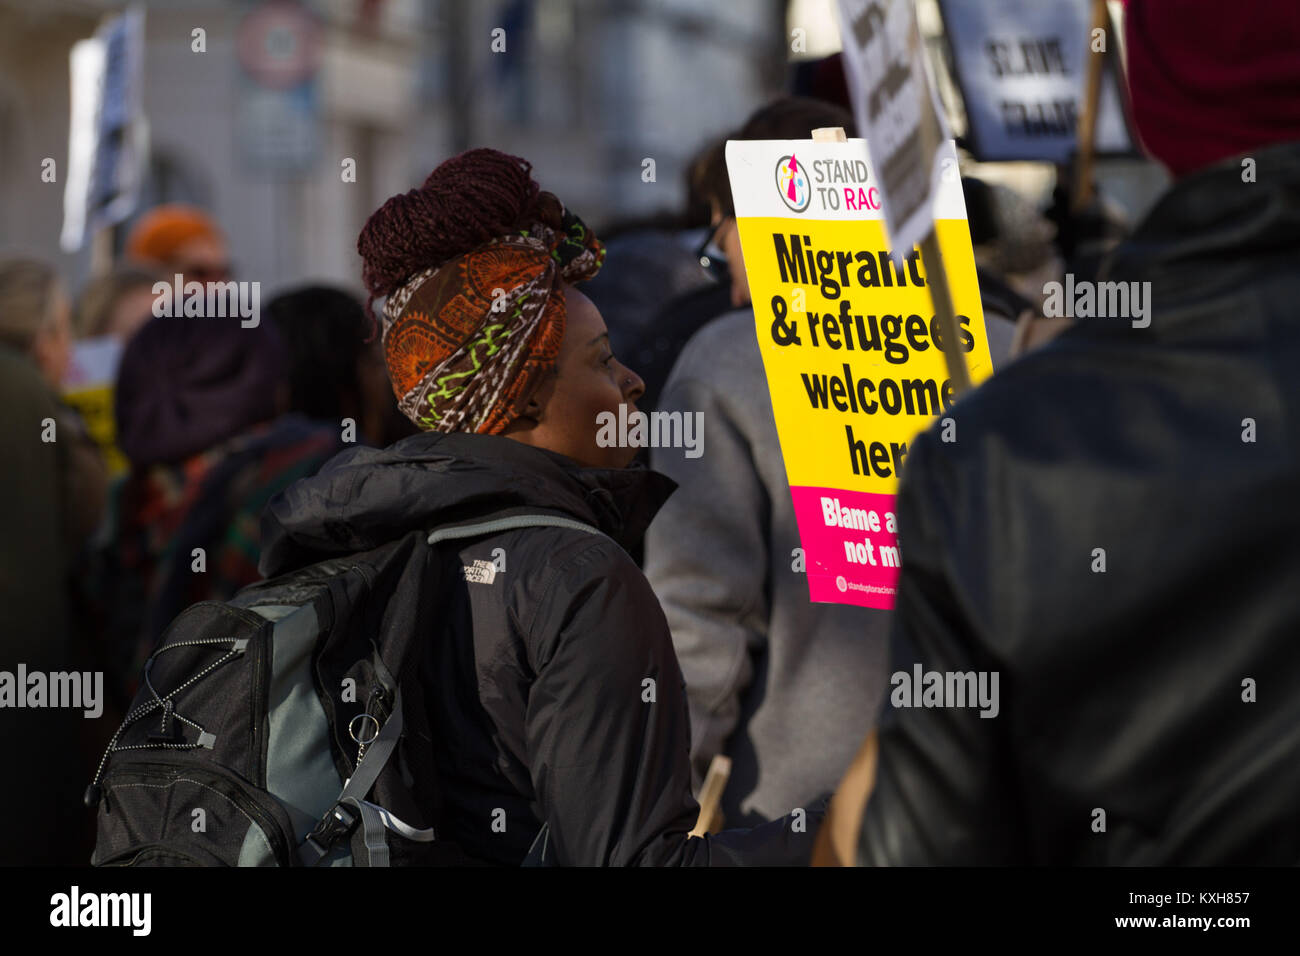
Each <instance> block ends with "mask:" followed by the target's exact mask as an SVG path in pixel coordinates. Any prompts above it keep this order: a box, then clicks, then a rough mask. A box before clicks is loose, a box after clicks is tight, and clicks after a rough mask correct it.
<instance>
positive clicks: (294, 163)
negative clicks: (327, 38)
mask: <svg viewBox="0 0 1300 956" xmlns="http://www.w3.org/2000/svg"><path fill="white" fill-rule="evenodd" d="M235 45H236V49H237V51H238V56H239V63H240V66H241V67H242V76H241V82H240V96H239V142H240V149H241V154H242V156H243V158H244V161H245V163H246V164H247V165H248V166H249V167H251V168H254V169H261V170H266V171H271V172H289V173H295V172H302V171H304V170H306V169H308V168H309V167H311V166H312V165H314V164H315V162H316V159H317V154H318V152H319V138H320V132H319V126H320V123H319V119H320V105H319V98H318V93H317V88H316V77H317V72H318V69H319V64H320V55H321V25H320V22H319V20H318V19H317V18H316V16H315V15H314V14H313V13H312V12H311V11H310V10H308V9H307V8H306V7H305V6H303V5H302V4H301V3H298V2H296V0H268V2H266V3H263V4H261V5H259V6H258V7H257V8H255V9H254V10H253V11H252V12H251V13H249V14H248V16H247V17H245V18H244V20H243V22H242V23H241V24H240V26H239V33H238V36H237V37H236V41H235Z"/></svg>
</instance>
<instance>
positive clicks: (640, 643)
mask: <svg viewBox="0 0 1300 956" xmlns="http://www.w3.org/2000/svg"><path fill="white" fill-rule="evenodd" d="M673 487H674V485H673V483H672V482H671V481H670V480H669V479H668V478H666V477H665V476H663V475H660V474H657V473H655V472H651V471H646V470H642V469H628V470H624V471H605V470H599V469H589V468H582V467H579V466H578V465H576V464H574V463H573V462H571V461H570V460H568V459H566V458H564V457H563V456H560V455H556V454H552V453H550V452H545V451H540V450H537V449H534V448H530V447H528V446H525V445H522V444H520V443H518V442H515V441H513V440H511V439H507V438H500V437H493V436H483V435H469V434H452V435H443V434H436V433H424V434H420V435H416V436H413V437H411V438H407V439H404V440H402V441H400V442H398V443H396V444H394V445H393V446H391V447H390V448H387V449H384V450H375V449H369V448H357V449H352V450H349V451H347V452H344V453H343V454H342V455H339V456H338V457H336V458H335V459H333V460H332V461H331V462H330V463H329V464H327V465H326V466H325V467H324V468H323V469H322V470H321V472H320V473H319V474H318V475H317V476H315V477H313V478H308V479H304V480H303V481H300V482H298V483H297V484H295V485H294V486H293V487H291V488H290V489H289V490H288V491H286V492H285V493H284V495H283V496H282V497H280V498H279V499H277V500H275V501H273V502H272V504H271V505H270V506H269V507H268V509H267V511H266V513H265V517H264V519H263V556H262V563H261V570H262V572H263V573H264V574H266V575H267V576H268V577H270V576H273V575H277V574H280V573H283V572H285V571H289V570H292V569H294V568H297V567H301V566H302V565H304V564H307V563H310V562H314V561H319V560H323V559H325V558H328V557H332V556H335V555H338V554H345V553H349V552H355V551H362V550H366V549H369V548H373V547H376V546H378V545H379V544H382V543H384V542H386V541H390V540H393V539H395V538H397V537H399V536H400V535H402V534H403V533H405V532H407V531H409V530H411V529H413V528H433V527H436V526H438V525H442V524H449V523H456V522H460V521H463V520H466V519H469V518H473V517H479V516H486V515H492V514H497V513H500V512H501V511H502V510H507V509H509V510H516V509H522V510H525V511H528V510H539V509H540V510H543V511H547V512H550V513H557V514H561V515H566V516H569V517H572V518H575V519H577V520H579V521H582V522H584V523H587V524H590V525H593V526H595V527H597V528H599V529H600V530H601V531H603V532H604V534H605V535H608V537H606V536H604V535H592V534H589V533H586V532H583V531H581V530H574V529H568V528H557V527H538V528H527V529H521V530H514V531H506V532H501V533H498V534H495V535H488V536H483V537H480V538H477V539H473V540H469V541H456V542H448V543H447V544H446V545H443V546H442V548H443V550H442V560H444V561H445V567H444V568H442V569H440V574H439V575H438V579H439V580H444V581H446V580H454V581H455V586H454V587H453V588H452V589H451V590H450V591H449V592H448V593H446V594H440V595H439V601H440V611H441V614H442V622H443V623H442V626H441V627H440V628H438V630H437V632H436V633H433V634H430V635H429V649H428V651H429V652H428V655H427V656H426V657H425V658H423V659H422V667H423V669H424V670H423V673H424V675H425V689H426V695H425V696H426V698H427V699H428V700H429V701H430V704H429V706H430V710H431V712H430V715H429V717H430V723H431V726H432V727H433V728H434V737H435V750H436V752H435V760H434V762H435V765H436V767H437V770H438V774H439V781H440V785H441V788H442V791H443V794H444V799H445V806H444V812H443V819H442V822H441V830H442V832H443V834H444V835H445V836H446V837H447V838H449V839H451V840H452V841H454V842H455V843H457V844H458V845H459V846H460V847H461V849H463V850H464V851H465V852H466V853H467V854H469V855H470V856H471V857H473V858H476V859H478V860H482V861H485V862H490V863H498V864H506V865H513V864H518V863H520V862H521V861H522V860H523V858H524V857H525V855H526V854H527V852H528V849H529V846H530V845H531V844H532V842H533V839H534V838H535V837H536V836H537V834H538V832H539V831H540V829H541V826H542V822H543V821H546V822H548V823H549V824H550V837H549V850H548V857H550V858H553V859H554V861H555V862H558V863H560V864H587V865H597V864H610V865H671V866H709V865H714V866H717V865H728V864H802V863H805V862H807V860H808V858H809V856H810V854H811V849H812V840H813V838H814V837H815V832H816V829H817V826H818V824H819V823H820V820H821V818H822V815H823V813H824V808H812V807H809V808H806V810H805V813H804V814H803V815H802V816H799V817H795V816H791V817H786V818H784V819H782V820H777V821H773V822H772V823H770V824H767V825H765V826H763V827H759V828H757V829H754V830H733V831H726V832H724V833H721V834H717V835H714V836H711V837H707V838H704V839H691V840H688V839H687V833H688V832H689V831H690V830H691V828H692V827H693V826H694V825H695V821H696V816H697V814H698V807H697V805H696V802H695V800H694V799H692V797H691V791H690V783H691V777H690V767H689V764H688V750H689V744H690V726H689V716H688V713H687V705H686V695H685V692H684V685H683V681H682V676H681V671H680V670H679V668H678V665H677V658H676V656H675V655H674V653H673V646H672V641H671V639H670V637H669V633H668V627H667V624H666V623H665V620H664V615H663V612H662V611H661V610H660V608H659V604H658V602H657V601H656V599H655V596H654V593H653V592H652V591H651V589H650V586H649V584H647V582H646V580H645V578H644V576H643V575H642V574H641V571H640V569H639V568H637V566H636V564H635V563H634V562H633V561H632V559H631V558H630V557H629V556H628V554H627V552H626V550H625V549H627V548H630V547H632V546H634V545H635V544H636V543H637V542H639V541H640V538H641V536H642V534H643V533H644V532H645V529H646V526H647V525H648V524H649V522H650V519H651V518H652V517H653V516H654V513H655V512H656V511H657V510H658V508H659V506H660V505H661V504H662V503H663V501H664V500H665V499H666V498H667V496H668V495H669V494H670V493H671V491H672V488H673ZM476 562H481V563H478V564H477V565H476ZM464 569H471V571H470V573H469V574H468V575H467V574H466V572H465V570H464ZM475 569H477V570H475ZM489 569H490V570H489ZM467 577H472V578H475V579H476V580H474V581H470V580H467Z"/></svg>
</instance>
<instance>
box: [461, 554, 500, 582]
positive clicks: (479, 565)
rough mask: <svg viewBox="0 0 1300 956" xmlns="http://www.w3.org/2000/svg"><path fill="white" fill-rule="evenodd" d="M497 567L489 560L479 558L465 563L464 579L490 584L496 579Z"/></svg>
mask: <svg viewBox="0 0 1300 956" xmlns="http://www.w3.org/2000/svg"><path fill="white" fill-rule="evenodd" d="M496 577H497V569H496V565H494V564H493V563H492V562H491V561H484V560H482V559H481V558H480V559H478V560H476V561H475V562H474V563H473V564H467V565H465V580H466V581H469V582H470V583H471V584H491V583H492V582H493V581H495V580H496Z"/></svg>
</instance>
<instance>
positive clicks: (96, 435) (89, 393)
mask: <svg viewBox="0 0 1300 956" xmlns="http://www.w3.org/2000/svg"><path fill="white" fill-rule="evenodd" d="M121 360H122V343H121V342H120V341H119V340H118V339H116V338H113V337H111V336H105V337H104V338H97V339H82V340H81V341H79V342H77V343H75V344H74V345H73V347H72V360H71V361H70V362H69V363H68V371H67V374H66V375H65V376H64V379H63V400H64V401H65V402H67V403H68V404H69V405H71V406H72V407H73V408H75V409H76V410H77V412H78V414H80V415H81V419H82V421H83V422H85V425H86V431H87V433H88V434H89V435H90V437H91V438H92V439H94V441H95V444H96V445H98V446H99V450H100V451H101V452H102V453H103V455H104V463H105V465H106V466H107V467H108V473H109V477H110V478H112V477H116V476H117V475H120V474H122V473H123V472H125V471H126V468H127V461H126V457H125V456H124V455H123V454H122V450H121V449H120V448H118V446H117V420H116V419H115V418H114V416H113V390H114V387H115V383H116V382H117V366H118V363H119V362H120V361H121Z"/></svg>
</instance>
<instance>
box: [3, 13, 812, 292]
mask: <svg viewBox="0 0 1300 956" xmlns="http://www.w3.org/2000/svg"><path fill="white" fill-rule="evenodd" d="M143 6H144V9H145V11H146V50H145V58H144V111H145V114H146V116H147V120H148V128H149V142H150V150H149V156H150V159H149V165H148V173H147V176H146V180H145V186H144V190H143V194H142V196H141V200H142V203H141V205H142V208H144V207H147V206H148V205H152V204H155V203H158V202H169V201H187V202H193V203H196V204H198V205H200V206H203V207H205V208H207V209H209V210H210V211H212V212H213V213H214V214H215V215H216V217H217V218H218V219H219V220H220V222H221V224H222V226H223V227H224V228H225V229H226V231H227V232H228V234H229V236H230V240H231V249H232V255H233V258H234V261H235V265H236V268H237V271H238V274H239V277H240V278H242V279H255V280H260V281H261V282H262V284H263V295H264V296H266V295H272V294H274V293H275V291H277V289H278V288H280V287H282V286H285V285H290V284H294V283H297V282H301V281H305V280H309V279H325V280H331V281H335V282H342V283H346V284H349V285H352V286H357V285H358V284H359V274H360V260H359V258H358V257H357V255H356V251H355V244H356V237H357V234H358V233H359V231H360V229H361V226H362V224H363V223H364V221H365V219H366V217H367V216H368V215H369V214H370V212H372V211H373V210H374V209H376V208H377V207H378V206H379V205H380V204H381V203H382V202H383V200H384V199H386V198H387V197H388V196H390V195H392V194H394V193H396V192H400V191H403V190H406V189H409V188H412V187H414V186H417V185H419V183H420V182H421V181H422V180H423V178H424V177H425V176H426V175H427V174H428V173H429V171H430V170H431V169H432V168H433V167H434V166H435V165H437V163H439V162H440V161H441V160H443V159H445V158H446V157H447V156H449V155H452V154H454V153H455V152H458V151H460V150H462V149H465V148H469V147H471V146H480V145H482V146H493V147H496V148H499V149H503V150H506V151H509V152H513V153H516V154H518V155H521V156H524V157H526V158H527V159H529V160H530V161H532V163H533V164H534V167H535V170H534V172H535V175H536V176H537V178H538V179H539V181H540V182H542V183H543V185H544V186H545V187H546V188H550V189H552V190H553V191H555V192H556V193H558V194H559V195H561V196H562V197H563V198H564V199H565V200H566V201H567V202H568V203H570V204H571V205H572V206H573V207H574V208H575V209H577V210H578V211H579V212H580V214H581V215H583V217H584V218H586V219H587V220H588V221H589V222H591V223H593V224H595V225H597V226H599V225H600V224H601V223H604V222H609V221H612V220H615V219H626V218H628V217H633V216H637V215H642V214H647V213H653V212H655V211H659V210H664V209H671V208H676V207H678V206H680V205H681V203H682V202H683V200H684V198H685V197H684V190H683V185H682V181H683V174H684V171H685V168H686V165H687V162H688V161H689V159H690V158H691V156H692V155H693V154H694V152H695V151H696V150H697V149H698V148H699V147H700V146H701V145H702V144H703V143H704V142H705V141H707V140H708V139H709V138H711V137H714V136H717V135H719V134H721V133H724V132H726V131H728V130H730V129H732V128H734V127H735V126H736V125H737V124H738V123H739V122H740V121H741V120H742V119H743V118H744V116H745V115H746V114H747V113H748V112H749V111H750V110H751V109H752V108H753V107H754V106H755V105H757V104H758V103H760V102H762V101H763V100H764V99H766V98H768V97H769V96H770V95H772V94H773V93H775V92H777V91H779V90H780V89H781V87H782V85H783V83H784V81H785V67H786V46H787V44H786V41H785V37H784V30H785V13H784V11H785V3H784V2H783V0H746V2H744V3H738V4H711V3H707V4H706V3H701V2H698V0H605V2H601V0H315V2H311V3H309V4H308V6H309V7H310V9H311V10H312V11H313V12H314V13H315V14H316V16H317V17H318V22H319V30H317V31H314V32H313V33H312V34H310V35H312V36H314V37H315V40H314V41H313V42H311V43H307V42H306V41H305V38H306V37H307V36H308V34H299V35H296V36H295V37H294V38H293V39H291V40H290V41H287V42H290V43H292V44H296V45H297V49H296V52H295V51H291V52H290V54H289V59H290V60H293V59H294V57H297V56H300V57H302V58H303V59H304V60H305V61H307V62H309V63H311V64H314V69H312V70H310V71H309V75H310V77H311V82H309V83H307V84H306V86H305V87H303V88H300V89H299V90H298V93H301V94H302V95H298V93H294V94H292V95H291V94H289V93H287V92H286V91H284V90H282V89H277V88H276V85H277V84H276V77H275V71H274V70H271V71H269V72H270V76H269V78H268V77H267V76H263V75H262V73H261V72H259V70H258V67H257V65H258V62H259V61H261V60H264V59H265V58H266V56H267V55H268V54H270V53H274V52H275V50H274V47H275V45H276V44H281V45H282V44H283V43H284V42H286V41H285V40H284V35H283V34H284V29H283V26H284V24H283V22H279V23H276V22H274V19H275V18H274V17H272V18H270V20H269V21H268V22H269V24H270V25H269V26H268V24H267V23H265V22H262V21H260V20H256V19H255V17H256V15H257V14H258V13H259V12H261V13H263V14H265V12H266V8H276V4H275V3H274V2H272V3H262V2H252V0H245V2H205V0H172V2H164V0H149V2H145V3H143ZM124 7H125V4H124V3H121V2H111V0H42V2H41V3H38V4H32V3H30V2H28V0H0V171H2V172H3V178H2V182H0V200H2V201H0V254H9V253H13V252H19V251H21V252H24V253H26V254H31V255H36V256H40V257H42V258H45V259H48V260H51V261H54V262H57V263H58V264H59V265H60V266H61V268H62V271H63V273H64V274H65V275H66V276H67V277H68V278H70V279H72V280H74V282H75V281H78V280H80V279H83V278H84V277H85V276H86V275H87V274H88V271H89V266H90V262H89V253H88V251H87V250H85V249H83V250H82V251H81V252H79V253H72V254H65V253H62V252H61V251H60V250H59V246H58V238H59V232H60V227H61V224H62V218H63V185H64V177H65V174H66V166H67V159H68V156H67V152H68V123H69V119H68V115H69V67H68V53H69V51H70V49H71V47H72V45H73V44H74V43H75V42H76V41H77V40H79V39H82V38H84V37H88V36H90V35H92V34H93V33H94V31H95V28H96V26H97V25H98V23H99V21H100V18H101V17H102V16H103V15H104V14H106V13H112V12H116V11H119V10H121V9H123V8H124ZM278 10H279V12H281V13H282V12H283V7H282V6H281V7H279V8H278ZM266 19H267V18H266V17H265V16H264V17H263V20H266ZM250 21H252V25H250ZM196 29H201V30H202V31H203V43H204V46H205V50H204V51H203V52H197V51H196V50H195V49H194V47H195V45H196V40H195V35H194V31H195V30H196ZM277 31H278V32H277ZM290 32H292V31H290ZM280 53H282V54H283V53H284V51H283V50H281V51H280ZM46 157H52V158H53V159H54V160H55V162H56V168H57V170H58V181H57V182H56V183H43V182H42V181H41V175H40V174H41V169H42V166H41V164H42V160H44V159H45V158H46ZM347 160H351V161H352V162H353V163H354V164H355V181H345V180H346V179H347V178H348V177H347V176H346V175H345V172H346V171H345V168H344V164H345V161H347ZM646 160H653V173H654V179H653V181H646V180H647V178H648V174H646V170H647V169H648V168H649V167H648V164H647V163H646ZM126 226H129V222H128V223H127V224H126ZM126 226H121V227H118V229H117V230H116V233H115V238H116V248H117V249H118V250H120V249H121V246H122V242H123V238H124V235H125V232H126Z"/></svg>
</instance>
